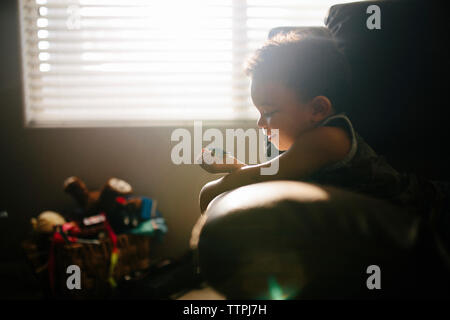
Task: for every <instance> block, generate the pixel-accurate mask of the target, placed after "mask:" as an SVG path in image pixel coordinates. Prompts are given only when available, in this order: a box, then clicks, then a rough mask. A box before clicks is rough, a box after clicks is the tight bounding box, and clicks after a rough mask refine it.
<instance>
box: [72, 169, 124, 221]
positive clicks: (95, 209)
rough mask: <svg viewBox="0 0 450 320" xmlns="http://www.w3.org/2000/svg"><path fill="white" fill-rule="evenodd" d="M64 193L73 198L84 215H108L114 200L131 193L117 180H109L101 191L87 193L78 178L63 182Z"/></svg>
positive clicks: (112, 207)
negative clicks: (103, 213) (102, 213)
mask: <svg viewBox="0 0 450 320" xmlns="http://www.w3.org/2000/svg"><path fill="white" fill-rule="evenodd" d="M64 191H65V192H67V193H68V194H70V195H71V196H73V197H74V198H75V200H76V201H77V202H78V204H79V205H80V206H81V208H82V209H83V210H84V213H85V215H87V216H90V215H95V214H97V213H100V212H105V213H108V212H109V211H112V210H113V209H114V206H115V199H116V198H117V197H119V196H122V197H126V196H128V195H130V194H131V193H132V192H133V189H132V188H131V186H130V185H129V184H128V183H127V182H125V181H123V180H120V179H118V178H110V179H108V181H107V182H106V184H105V185H104V186H103V188H102V189H101V190H98V191H89V190H88V188H87V187H86V185H85V184H84V182H83V181H82V180H81V179H80V178H78V177H69V178H67V179H66V180H65V181H64Z"/></svg>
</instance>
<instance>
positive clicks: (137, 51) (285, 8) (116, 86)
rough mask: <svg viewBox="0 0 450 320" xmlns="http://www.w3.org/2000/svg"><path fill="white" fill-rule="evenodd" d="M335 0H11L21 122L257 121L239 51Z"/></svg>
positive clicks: (305, 20)
mask: <svg viewBox="0 0 450 320" xmlns="http://www.w3.org/2000/svg"><path fill="white" fill-rule="evenodd" d="M339 2H342V1H339ZM334 3H335V1H322V0H314V1H301V0H300V1H299V0H297V1H295V0H289V1H288V0H277V1H263V0H193V1H185V0H164V1H151V0H148V1H144V0H19V13H20V22H21V37H22V39H21V40H22V41H21V43H22V61H23V62H22V65H23V77H24V102H25V121H26V124H27V125H31V126H70V125H75V126H76V125H89V124H93V125H96V124H101V123H105V124H120V125H127V124H131V125H133V124H139V123H142V124H161V123H170V122H180V121H192V120H218V121H223V120H248V119H256V117H257V114H256V110H255V109H254V108H253V107H252V103H251V99H250V89H249V85H250V81H249V79H247V77H246V76H245V75H244V73H243V63H244V61H245V60H246V58H247V57H248V55H249V54H251V52H253V51H254V50H255V49H256V48H257V47H258V46H260V45H261V44H262V43H263V42H264V40H265V39H266V38H267V34H268V31H269V30H270V29H271V28H273V27H276V26H283V25H298V26H302V25H304V26H307V25H309V26H316V25H323V20H324V17H325V16H326V13H327V10H328V8H329V7H330V6H331V5H333V4H334Z"/></svg>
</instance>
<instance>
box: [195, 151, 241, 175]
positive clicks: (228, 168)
mask: <svg viewBox="0 0 450 320" xmlns="http://www.w3.org/2000/svg"><path fill="white" fill-rule="evenodd" d="M199 159H201V160H202V161H201V164H200V166H201V167H202V168H203V169H204V170H206V171H208V172H209V173H230V172H232V171H234V170H237V169H239V168H242V167H243V166H245V163H242V162H240V161H239V160H238V159H236V158H235V157H233V156H232V155H230V154H229V153H227V152H224V151H223V150H221V149H218V148H215V149H207V148H204V149H202V154H201V155H200V156H199ZM220 162H221V163H220Z"/></svg>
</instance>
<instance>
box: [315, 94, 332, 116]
mask: <svg viewBox="0 0 450 320" xmlns="http://www.w3.org/2000/svg"><path fill="white" fill-rule="evenodd" d="M311 108H312V115H313V119H314V121H322V120H323V119H325V118H326V117H328V116H330V115H331V114H332V113H333V105H332V104H331V101H330V99H328V98H327V97H325V96H317V97H314V98H313V99H312V100H311Z"/></svg>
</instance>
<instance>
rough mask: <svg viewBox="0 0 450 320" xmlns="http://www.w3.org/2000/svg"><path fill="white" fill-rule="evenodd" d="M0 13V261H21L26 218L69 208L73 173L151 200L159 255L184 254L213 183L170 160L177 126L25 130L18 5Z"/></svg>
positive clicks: (9, 1) (6, 5)
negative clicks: (160, 221) (116, 181)
mask: <svg viewBox="0 0 450 320" xmlns="http://www.w3.org/2000/svg"><path fill="white" fill-rule="evenodd" d="M0 8H1V9H0V32H1V33H2V34H1V50H0V55H1V59H0V64H1V65H0V70H1V71H0V77H1V78H0V105H1V113H0V170H1V171H0V172H1V174H0V188H1V190H0V191H1V192H0V207H1V208H0V210H4V209H6V210H7V211H8V214H9V215H8V218H0V250H1V251H0V252H1V254H0V262H1V261H5V260H8V259H20V257H21V254H22V253H21V249H20V240H21V239H23V238H24V237H25V236H26V235H27V233H28V232H29V230H30V223H29V220H30V218H31V217H33V216H36V215H38V214H39V213H40V212H42V211H43V210H46V209H48V210H55V211H58V210H63V209H67V208H72V207H74V201H73V200H72V199H71V198H70V197H69V196H68V195H66V194H65V193H64V192H63V190H62V183H63V181H64V179H65V178H66V177H68V176H71V175H76V176H79V177H80V178H82V179H84V180H85V182H86V183H87V185H88V187H90V188H92V189H96V188H100V187H101V186H102V185H103V184H104V183H105V182H106V180H107V178H109V177H110V176H116V177H119V178H122V179H124V180H127V181H128V182H130V184H131V185H132V186H133V187H134V190H135V194H136V195H143V196H150V197H152V198H155V199H157V200H158V208H159V210H160V211H161V212H162V214H163V216H164V217H165V219H166V222H167V225H168V227H169V232H168V234H167V235H166V237H165V241H164V243H163V244H162V245H161V247H160V248H159V249H158V251H159V252H161V254H163V255H165V256H170V257H177V256H180V255H181V254H183V253H184V252H185V251H186V250H187V248H188V242H189V237H190V232H191V228H192V226H193V224H194V223H195V221H196V220H197V218H198V216H199V214H200V210H199V207H198V200H197V199H198V193H199V191H200V189H201V187H202V186H203V184H205V183H206V182H207V181H209V180H212V179H214V178H217V177H215V176H212V175H210V174H208V173H206V172H205V171H203V170H202V169H201V168H199V167H198V166H195V165H182V166H177V165H174V164H173V163H172V162H171V159H170V153H171V149H172V147H173V146H174V145H175V144H176V143H175V142H171V141H170V137H171V133H172V131H173V130H174V129H175V127H140V128H133V127H129V128H70V129H69V128H51V129H50V128H49V129H47V128H46V129H43V128H34V129H33V128H24V126H23V123H22V117H23V112H22V94H21V90H22V89H21V85H22V84H21V73H20V63H21V61H20V52H19V37H18V34H19V33H18V19H17V3H16V1H15V0H6V1H1V2H0ZM238 127H239V126H238ZM244 129H245V127H244Z"/></svg>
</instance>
